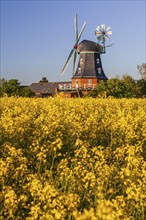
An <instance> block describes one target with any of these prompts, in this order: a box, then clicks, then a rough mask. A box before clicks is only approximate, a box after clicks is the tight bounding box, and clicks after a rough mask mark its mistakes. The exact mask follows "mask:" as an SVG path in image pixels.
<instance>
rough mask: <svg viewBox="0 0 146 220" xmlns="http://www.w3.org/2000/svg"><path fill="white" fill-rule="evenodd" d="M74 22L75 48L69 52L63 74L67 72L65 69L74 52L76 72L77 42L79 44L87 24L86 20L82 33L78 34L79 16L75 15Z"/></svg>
mask: <svg viewBox="0 0 146 220" xmlns="http://www.w3.org/2000/svg"><path fill="white" fill-rule="evenodd" d="M74 22H75V45H74V47H73V49H72V50H71V52H70V54H69V56H68V58H67V60H66V62H65V65H64V67H63V69H62V73H61V74H62V75H63V74H64V72H65V70H66V68H67V66H68V64H69V61H70V60H71V57H72V55H73V54H74V62H73V74H74V70H75V63H76V57H77V51H76V49H77V44H78V42H79V40H80V38H81V36H82V33H83V31H84V29H85V26H86V22H84V24H83V26H82V28H81V31H80V33H79V35H78V18H77V15H76V16H75V20H74ZM74 52H75V53H74Z"/></svg>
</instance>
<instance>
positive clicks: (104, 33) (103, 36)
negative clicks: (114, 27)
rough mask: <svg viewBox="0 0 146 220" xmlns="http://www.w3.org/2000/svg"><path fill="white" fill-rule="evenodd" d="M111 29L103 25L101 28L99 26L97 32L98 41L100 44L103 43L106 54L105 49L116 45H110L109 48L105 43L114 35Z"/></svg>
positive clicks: (103, 50) (103, 51)
mask: <svg viewBox="0 0 146 220" xmlns="http://www.w3.org/2000/svg"><path fill="white" fill-rule="evenodd" d="M110 29H111V27H109V26H108V27H106V26H105V24H102V25H101V27H100V26H97V28H96V31H95V35H96V36H97V40H98V42H97V43H98V44H99V43H102V45H103V46H102V53H105V52H106V51H105V48H106V47H111V46H113V45H114V44H110V45H108V46H105V41H106V40H108V39H110V35H111V34H112V31H111V30H110Z"/></svg>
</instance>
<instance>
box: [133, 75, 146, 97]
mask: <svg viewBox="0 0 146 220" xmlns="http://www.w3.org/2000/svg"><path fill="white" fill-rule="evenodd" d="M135 97H136V98H146V80H144V79H140V80H137V81H136V84H135Z"/></svg>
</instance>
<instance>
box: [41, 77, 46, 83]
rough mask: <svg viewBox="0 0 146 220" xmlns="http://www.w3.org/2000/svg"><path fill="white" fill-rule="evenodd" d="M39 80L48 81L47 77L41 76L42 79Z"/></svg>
mask: <svg viewBox="0 0 146 220" xmlns="http://www.w3.org/2000/svg"><path fill="white" fill-rule="evenodd" d="M39 82H48V79H47V78H46V77H42V79H41V80H40V81H39Z"/></svg>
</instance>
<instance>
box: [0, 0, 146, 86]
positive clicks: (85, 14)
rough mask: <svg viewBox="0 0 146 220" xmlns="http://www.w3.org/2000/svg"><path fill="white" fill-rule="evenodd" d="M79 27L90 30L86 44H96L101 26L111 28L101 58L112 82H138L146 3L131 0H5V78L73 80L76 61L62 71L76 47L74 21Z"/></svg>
mask: <svg viewBox="0 0 146 220" xmlns="http://www.w3.org/2000/svg"><path fill="white" fill-rule="evenodd" d="M75 14H78V28H79V29H81V27H82V25H83V22H84V21H86V22H87V25H86V28H85V30H84V32H83V35H82V38H81V41H82V40H84V39H87V40H92V41H95V42H96V37H95V34H94V33H95V30H96V27H97V26H98V25H101V24H106V25H108V26H111V29H112V31H113V34H112V37H111V39H110V40H109V41H108V42H107V44H110V43H115V45H114V46H113V47H111V48H108V49H107V52H106V54H102V55H101V59H102V64H103V69H104V71H105V74H106V76H107V77H108V78H112V77H114V76H116V75H119V76H122V75H123V74H125V73H128V74H130V75H131V76H133V78H135V79H139V74H138V71H137V65H140V64H142V63H144V62H146V2H145V0H138V1H136V0H133V1H132V0H130V1H128V0H127V1H124V0H123V1H116V0H115V1H104V0H103V1H91V0H90V1H61V0H60V1H41V0H40V1H35V0H34V1H29V0H25V1H24V0H23V1H21V0H19V1H13V0H11V1H10V0H9V1H7V0H1V77H2V78H5V79H7V80H9V79H18V80H19V82H21V84H26V85H30V84H31V83H32V82H38V81H39V80H40V79H41V78H42V77H43V76H45V77H47V79H48V80H49V81H66V80H70V79H71V77H72V62H70V65H69V66H68V68H67V70H66V73H65V74H64V75H63V76H61V70H62V68H63V66H64V64H65V61H66V59H67V57H68V55H69V52H70V51H71V49H72V47H73V45H74V42H75V33H74V16H75Z"/></svg>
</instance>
